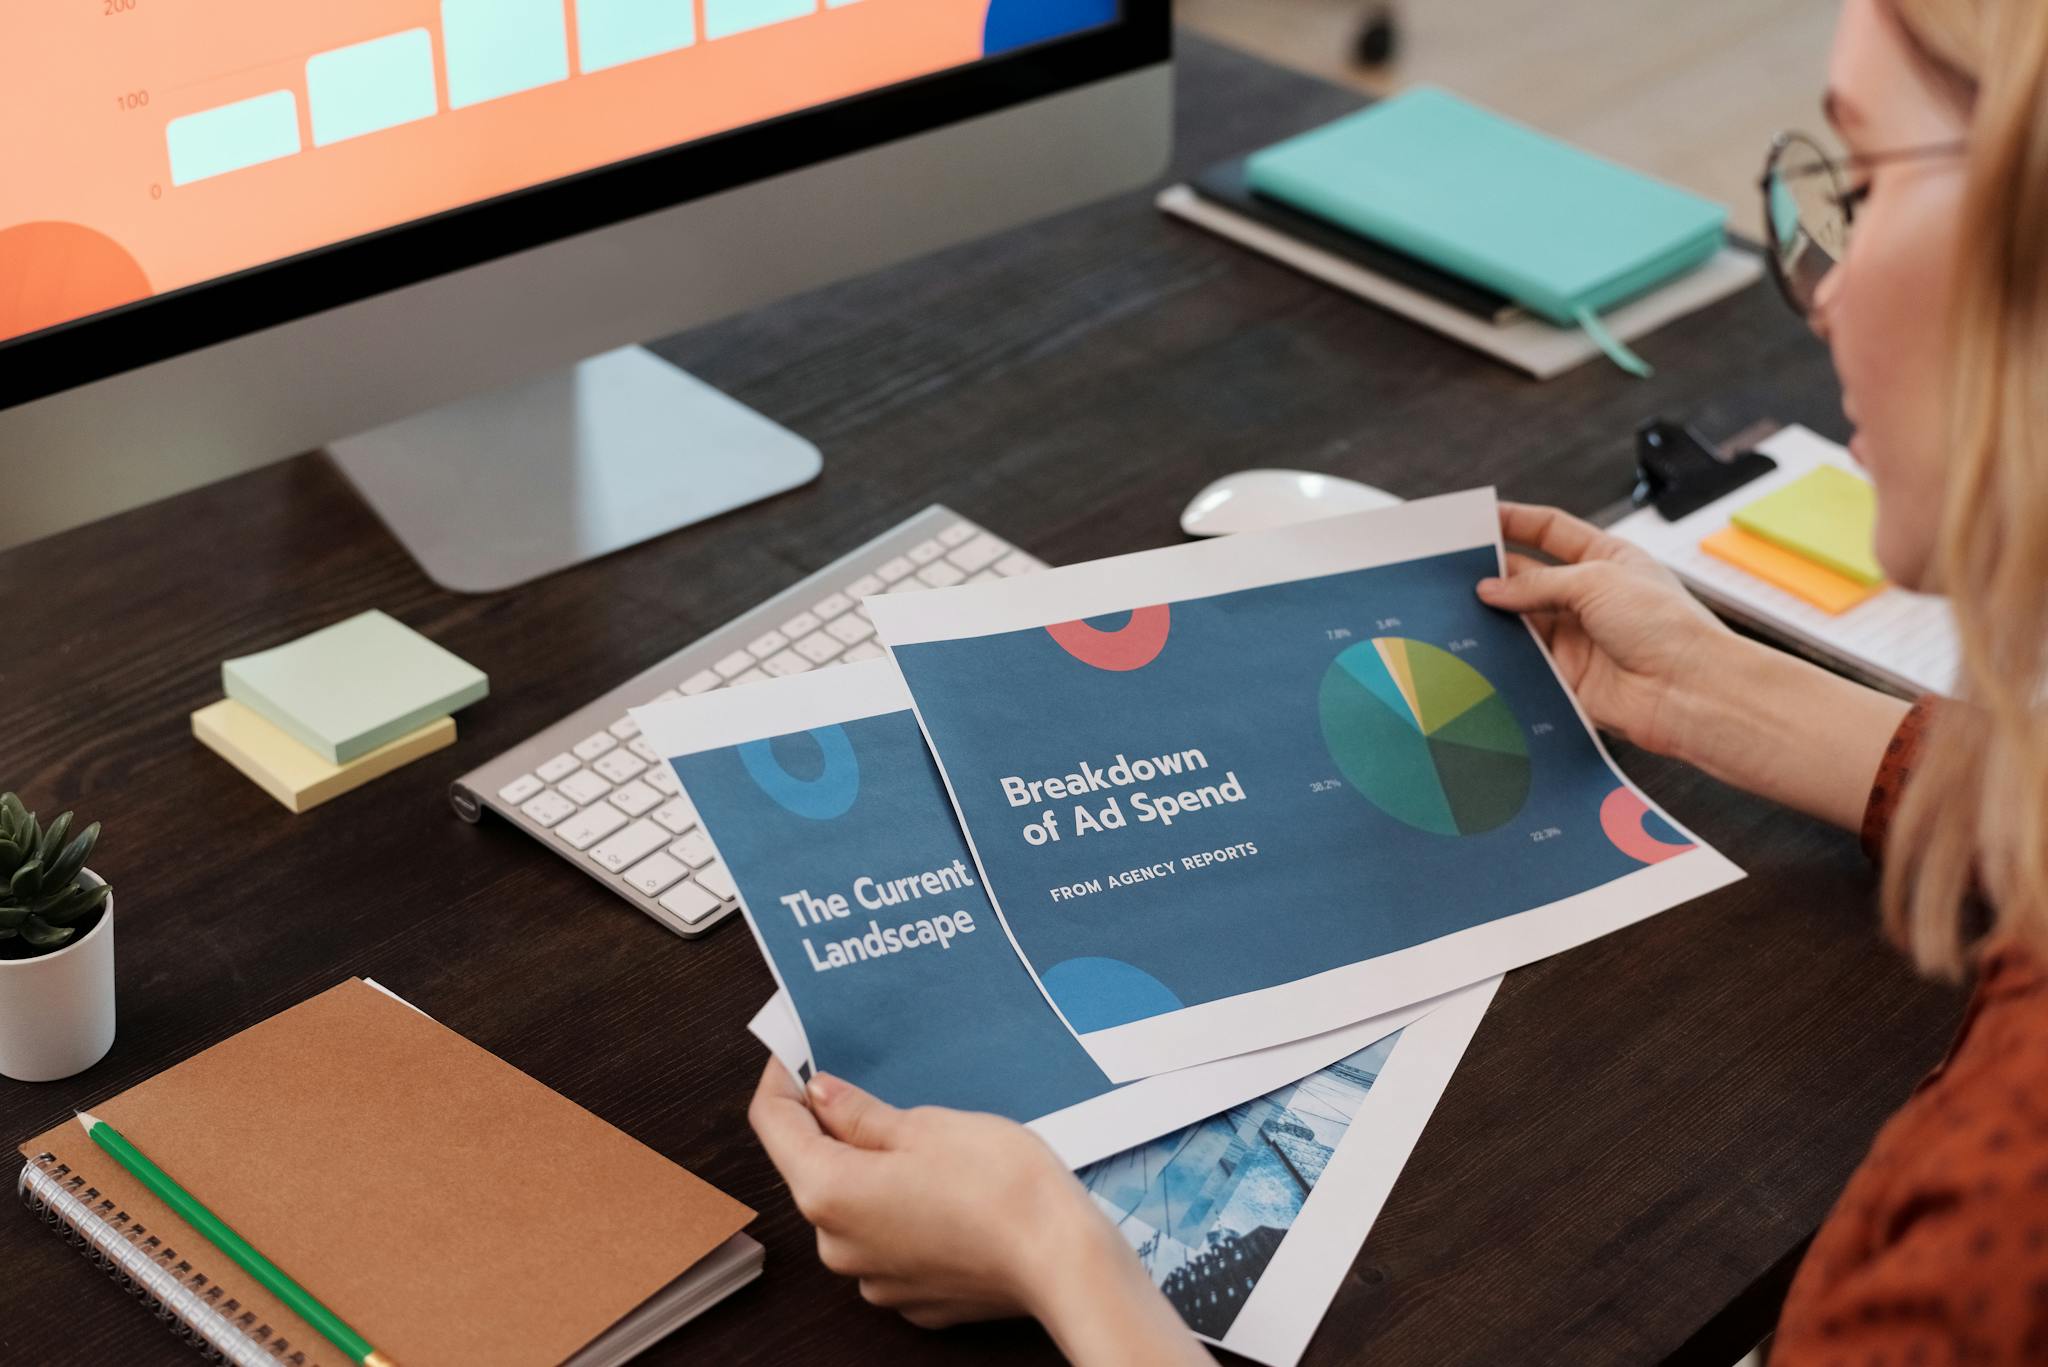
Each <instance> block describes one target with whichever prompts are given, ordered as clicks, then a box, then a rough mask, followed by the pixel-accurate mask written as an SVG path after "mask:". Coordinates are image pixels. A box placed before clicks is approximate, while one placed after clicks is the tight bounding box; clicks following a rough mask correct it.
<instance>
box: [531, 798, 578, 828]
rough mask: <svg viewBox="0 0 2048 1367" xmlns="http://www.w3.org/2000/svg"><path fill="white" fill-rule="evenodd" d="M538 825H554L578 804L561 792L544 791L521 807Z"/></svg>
mask: <svg viewBox="0 0 2048 1367" xmlns="http://www.w3.org/2000/svg"><path fill="white" fill-rule="evenodd" d="M519 810H520V811H521V812H522V813H524V814H525V816H526V819H527V820H528V821H531V822H532V823H533V824H534V825H536V826H552V825H554V824H555V823H556V822H557V821H560V820H561V819H562V818H563V817H565V816H568V815H569V814H570V813H571V812H573V811H575V810H576V804H575V803H573V802H571V801H570V800H569V799H568V798H566V797H563V796H562V795H561V794H560V793H542V794H541V795H540V796H539V797H537V798H534V799H533V800H532V801H530V802H528V803H526V804H525V805H524V806H522V807H520V809H519Z"/></svg>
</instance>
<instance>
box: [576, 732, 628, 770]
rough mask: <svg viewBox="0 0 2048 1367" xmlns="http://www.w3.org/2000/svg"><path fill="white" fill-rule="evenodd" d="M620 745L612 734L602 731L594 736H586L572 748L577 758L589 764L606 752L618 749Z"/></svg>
mask: <svg viewBox="0 0 2048 1367" xmlns="http://www.w3.org/2000/svg"><path fill="white" fill-rule="evenodd" d="M618 744H619V743H618V742H617V741H615V740H613V739H612V737H611V733H610V732H608V731H600V732H598V733H597V734H596V735H594V736H585V737H584V738H583V739H582V740H579V741H577V742H576V744H575V745H574V746H573V747H572V748H573V749H574V750H575V751H576V758H578V759H580V760H582V761H583V762H584V763H585V764H588V763H590V761H592V760H594V759H596V758H597V757H598V756H599V755H601V754H603V753H604V752H605V751H607V750H613V749H616V748H617V747H618Z"/></svg>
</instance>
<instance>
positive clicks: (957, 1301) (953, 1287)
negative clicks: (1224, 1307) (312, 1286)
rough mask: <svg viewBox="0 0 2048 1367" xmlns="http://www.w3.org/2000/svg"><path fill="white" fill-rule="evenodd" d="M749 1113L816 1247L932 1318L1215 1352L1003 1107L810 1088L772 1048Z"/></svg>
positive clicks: (1078, 1343) (914, 1314)
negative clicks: (1023, 1318)
mask: <svg viewBox="0 0 2048 1367" xmlns="http://www.w3.org/2000/svg"><path fill="white" fill-rule="evenodd" d="M747 1119H748V1120H749V1121H750V1122H751V1123H752V1125H753V1127H754V1133H755V1134H757V1135H758V1136H760V1139H761V1144H762V1147H763V1148H765V1149H767V1151H768V1157H769V1158H770V1159H771V1160H772V1161H773V1162H774V1164H775V1167H776V1169H777V1171H779V1172H781V1174H782V1176H783V1180H784V1181H786V1182H788V1183H789V1191H790V1195H791V1196H792V1197H794V1198H795V1200H796V1205H797V1209H798V1210H799V1211H801V1212H802V1213H803V1216H804V1218H805V1219H807V1220H809V1221H810V1222H811V1223H812V1224H813V1225H815V1226H816V1227H817V1230H818V1258H819V1260H820V1261H822V1262H823V1263H824V1264H825V1266H826V1267H828V1268H830V1269H831V1270H832V1271H834V1272H837V1273H839V1274H841V1275H842V1276H847V1277H854V1278H857V1279H858V1280H859V1282H860V1293H861V1296H862V1297H863V1298H864V1299H866V1300H867V1301H869V1302H870V1303H871V1304H874V1305H879V1306H886V1307H888V1308H890V1309H893V1310H897V1311H900V1312H901V1313H902V1314H903V1316H904V1318H906V1319H908V1320H909V1321H910V1322H911V1323H913V1324H916V1325H919V1326H922V1327H924V1328H927V1329H936V1328H944V1327H946V1326H948V1325H954V1324H960V1323H964V1322H966V1321H969V1320H981V1319H994V1318H998V1317H1001V1316H1006V1315H1020V1314H1022V1315H1034V1316H1036V1317H1037V1318H1038V1319H1040V1320H1042V1321H1043V1322H1044V1323H1045V1326H1046V1328H1047V1329H1048V1330H1050V1331H1051V1333H1052V1335H1053V1337H1054V1339H1055V1340H1057V1341H1058V1343H1059V1345H1060V1347H1061V1349H1062V1350H1063V1351H1064V1352H1065V1353H1066V1354H1067V1356H1068V1358H1069V1359H1070V1360H1072V1361H1074V1362H1077V1363H1097V1362H1100V1363H1139V1364H1145V1363H1162V1364H1165V1363H1173V1364H1180V1363H1204V1364H1206V1363H1208V1362H1209V1361H1210V1360H1209V1358H1208V1356H1207V1354H1205V1353H1203V1352H1202V1350H1201V1348H1200V1347H1199V1346H1198V1345H1197V1344H1196V1342H1195V1340H1194V1338H1193V1337H1192V1336H1191V1335H1190V1334H1189V1333H1188V1331H1187V1329H1186V1327H1185V1326H1183V1325H1182V1324H1181V1322H1180V1319H1179V1317H1178V1316H1177V1315H1175V1313H1174V1311H1173V1308H1172V1307H1171V1306H1169V1305H1168V1304H1167V1303H1166V1300H1165V1298H1164V1297H1162V1296H1161V1295H1160V1294H1159V1292H1158V1291H1157V1290H1156V1289H1155V1288H1154V1287H1153V1285H1152V1283H1151V1281H1150V1280H1149V1279H1148V1278H1147V1277H1146V1275H1145V1270H1144V1268H1143V1267H1142V1266H1140V1264H1139V1263H1138V1260H1137V1257H1136V1256H1135V1255H1134V1254H1133V1253H1132V1252H1131V1251H1130V1249H1129V1248H1128V1247H1126V1246H1125V1244H1124V1242H1123V1240H1122V1238H1121V1237H1120V1236H1119V1235H1118V1234H1117V1232H1116V1230H1115V1229H1113V1228H1112V1227H1111V1226H1110V1224H1109V1222H1108V1221H1107V1220H1105V1219H1103V1218H1102V1216H1101V1215H1100V1214H1098V1213H1097V1212H1096V1210H1095V1208H1094V1206H1093V1204H1092V1203H1091V1202H1090V1201H1089V1199H1088V1195H1087V1193H1086V1192H1085V1191H1083V1190H1082V1188H1081V1184H1080V1183H1079V1182H1077V1181H1075V1180H1074V1178H1073V1175H1072V1174H1071V1173H1069V1172H1068V1171H1067V1170H1066V1169H1065V1168H1064V1167H1062V1166H1061V1164H1060V1161H1059V1159H1058V1158H1056V1157H1055V1156H1054V1155H1053V1152H1052V1150H1051V1149H1048V1148H1047V1147H1046V1146H1045V1144H1044V1143H1043V1142H1042V1141H1041V1140H1040V1139H1039V1138H1038V1137H1037V1136H1036V1135H1034V1134H1032V1133H1031V1132H1030V1131H1029V1130H1027V1129H1025V1128H1024V1127H1023V1126H1021V1125H1018V1124H1015V1123H1013V1122H1011V1121H1008V1120H1004V1119H1001V1118H999V1117H997V1116H992V1115H977V1114H972V1113H969V1112H965V1111H949V1110H943V1109H940V1108H938V1107H933V1106H925V1107H919V1108H917V1109H915V1110H908V1111H905V1110H898V1109H897V1108H895V1107H893V1106H890V1105H888V1104H886V1103H884V1102H882V1101H879V1100H877V1099H875V1098H874V1097H872V1096H869V1095H868V1094H867V1093H866V1092H863V1091H862V1090H860V1088H858V1087H855V1086H854V1085H852V1084H851V1083H849V1082H845V1081H842V1080H841V1079H839V1078H834V1077H829V1076H827V1075H825V1074H819V1075H818V1076H817V1077H815V1078H813V1079H812V1080H811V1085H810V1091H809V1101H808V1104H806V1098H805V1093H803V1092H801V1091H799V1090H797V1086H796V1083H795V1081H794V1080H793V1079H792V1078H791V1077H790V1075H789V1071H788V1070H787V1069H785V1068H784V1067H783V1066H782V1065H781V1064H780V1063H778V1062H777V1061H775V1060H774V1059H772V1058H771V1059H770V1060H769V1061H768V1067H767V1069H766V1071H764V1072H763V1073H762V1075H761V1085H760V1086H759V1087H758V1088H757V1089H756V1090H755V1093H754V1100H753V1104H752V1105H751V1106H750V1107H748V1110H747Z"/></svg>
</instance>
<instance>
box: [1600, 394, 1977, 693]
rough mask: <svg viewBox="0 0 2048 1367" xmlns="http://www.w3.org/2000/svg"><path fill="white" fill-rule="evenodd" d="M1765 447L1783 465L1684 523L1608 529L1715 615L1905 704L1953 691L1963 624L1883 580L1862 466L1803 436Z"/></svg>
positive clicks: (1783, 434)
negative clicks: (1902, 698) (1650, 558)
mask: <svg viewBox="0 0 2048 1367" xmlns="http://www.w3.org/2000/svg"><path fill="white" fill-rule="evenodd" d="M1757 450H1758V451H1760V452H1761V453H1763V454H1764V455H1766V456H1769V457H1770V458H1771V459H1772V460H1773V461H1775V462H1776V463H1777V468H1776V469H1775V470H1773V471H1771V472H1770V473H1768V474H1766V475H1763V476H1761V477H1760V478H1758V479H1756V480H1755V481H1753V482H1752V483H1750V484H1747V485H1744V486H1743V487H1741V488H1739V489H1737V490H1735V491H1734V492H1733V493H1731V494H1727V495H1725V496H1723V497H1721V498H1718V499H1716V500H1714V501H1713V502H1712V503H1709V504H1707V505H1706V506H1705V507H1703V508H1701V509H1699V510H1697V511H1696V512H1693V513H1690V514H1688V515H1686V516H1685V517H1682V518H1680V519H1678V520H1677V521H1676V522H1671V521H1667V520H1665V518H1664V516H1663V515H1662V514H1661V513H1659V512H1657V510H1656V509H1654V508H1645V509H1642V510H1641V511H1639V512H1635V513H1631V514H1629V516H1627V517H1626V518H1624V519H1622V520H1621V521H1620V522H1617V523H1616V524H1615V525H1614V526H1613V527H1612V528H1611V529H1610V530H1612V531H1613V533H1614V534H1615V535H1616V536H1618V537H1621V538H1622V539H1623V540H1624V541H1629V542H1633V543H1634V544H1635V545H1637V546H1640V547H1642V548H1643V549H1644V550H1646V551H1648V552H1649V553H1650V554H1651V555H1653V556H1655V557H1656V558H1657V559H1658V560H1660V561H1662V562H1663V563H1664V564H1665V565H1666V566H1668V567H1669V568H1670V569H1671V570H1673V571H1674V572H1676V573H1677V575H1678V576H1679V578H1681V579H1683V580H1684V581H1685V583H1686V586H1687V587H1688V588H1690V589H1692V590H1693V592H1695V593H1697V594H1698V595H1699V596H1700V597H1701V598H1703V599H1705V600H1706V601H1707V602H1708V603H1709V604H1711V605H1712V606H1713V607H1714V609H1715V610H1716V611H1718V612H1720V613H1722V614H1724V615H1725V616H1728V617H1731V618H1734V619H1735V620H1737V621H1739V622H1742V623H1744V624H1746V625H1749V626H1752V627H1754V628H1756V629H1757V630H1759V631H1761V632H1764V633H1765V634H1767V635H1771V636H1774V637H1777V638H1780V639H1782V640H1784V641H1786V642H1788V643H1789V644H1791V645H1792V646H1793V647H1794V648H1795V649H1798V650H1801V651H1804V652H1806V653H1808V654H1810V655H1814V656H1817V657H1819V658H1821V659H1823V660H1825V661H1827V662H1828V663H1829V664H1831V665H1833V666H1835V667H1837V668H1841V669H1845V670H1847V671H1848V672H1850V673H1852V674H1855V675H1856V676H1858V677H1859V678H1862V679H1865V680H1867V681H1868V682H1870V683H1872V684H1874V685H1876V686H1877V687H1880V688H1885V689H1889V690H1890V691H1892V692H1895V693H1899V694H1902V695H1905V696H1907V697H1913V696H1916V695H1918V694H1921V693H1949V692H1952V691H1954V689H1955V686H1956V679H1957V677H1958V670H1959V668H1960V661H1961V643H1960V642H1959V640H1958V639H1957V636H1956V626H1955V615H1954V613H1953V612H1952V611H1951V609H1950V608H1949V606H1948V604H1947V603H1946V602H1945V601H1943V600H1942V599H1940V598H1936V597H1933V596H1930V595H1927V594H1919V593H1912V592H1909V591H1908V590H1906V589H1902V588H1899V587H1898V586H1897V585H1895V584H1887V583H1885V582H1884V576H1883V573H1882V571H1881V570H1880V569H1879V568H1878V565H1877V559H1876V556H1875V554H1874V552H1873V551H1872V549H1871V546H1872V541H1873V540H1874V537H1875V532H1876V502H1875V496H1874V494H1873V493H1872V492H1871V486H1870V481H1869V480H1868V479H1867V478H1866V477H1865V476H1864V474H1863V472H1862V471H1861V470H1860V469H1859V468H1857V465H1856V462H1855V460H1854V459H1853V458H1852V457H1851V456H1850V454H1849V453H1848V452H1847V451H1846V450H1844V449H1843V448H1842V447H1841V446H1839V445H1837V444H1836V443H1834V442H1831V441H1829V440H1827V439H1826V438H1824V437H1822V436H1820V435H1819V434H1817V433H1815V432H1811V431H1809V430H1807V429H1806V428H1804V427H1787V428H1785V429H1783V430H1782V431H1779V432H1777V433H1775V434H1774V435H1773V436H1772V437H1771V438H1770V439H1769V440H1767V441H1765V442H1762V443H1761V444H1759V445H1758V447H1757Z"/></svg>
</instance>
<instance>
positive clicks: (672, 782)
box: [640, 764, 682, 797]
mask: <svg viewBox="0 0 2048 1367" xmlns="http://www.w3.org/2000/svg"><path fill="white" fill-rule="evenodd" d="M640 781H641V782H642V783H645V784H649V785H651V786H652V787H653V789H654V791H655V792H657V793H667V794H668V795H669V796H670V797H674V796H675V795H676V794H677V793H679V792H681V791H682V785H681V784H679V783H677V782H676V771H675V770H673V769H671V768H669V767H668V766H667V765H666V764H657V765H655V766H654V767H653V768H652V769H649V770H648V771H647V772H646V773H644V774H642V775H640Z"/></svg>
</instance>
